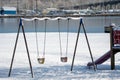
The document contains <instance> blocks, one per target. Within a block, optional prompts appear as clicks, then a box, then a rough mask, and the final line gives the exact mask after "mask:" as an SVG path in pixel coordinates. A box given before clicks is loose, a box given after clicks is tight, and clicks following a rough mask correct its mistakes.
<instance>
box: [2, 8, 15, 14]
mask: <svg viewBox="0 0 120 80" xmlns="http://www.w3.org/2000/svg"><path fill="white" fill-rule="evenodd" d="M2 14H8V15H14V14H17V9H16V7H2Z"/></svg>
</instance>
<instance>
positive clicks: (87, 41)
mask: <svg viewBox="0 0 120 80" xmlns="http://www.w3.org/2000/svg"><path fill="white" fill-rule="evenodd" d="M81 24H82V26H83V31H84V34H85V38H86V41H87V45H88V49H89V52H90V56H91V59H92V63H93V66H94V70H95V71H96V66H95V63H94V60H93V56H92V51H91V48H90V44H89V41H88V37H87V34H86V30H85V27H84V24H83V22H82V23H81Z"/></svg>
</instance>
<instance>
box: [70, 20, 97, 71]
mask: <svg viewBox="0 0 120 80" xmlns="http://www.w3.org/2000/svg"><path fill="white" fill-rule="evenodd" d="M81 27H83V31H84V34H85V37H86V41H87V45H88V48H89V52H90V56H91V59H92V62H93V63H94V60H93V56H92V52H91V49H90V45H89V41H88V37H87V34H86V30H85V27H84V24H83V21H82V19H80V24H79V28H78V33H77V39H76V44H75V49H74V54H73V60H72V65H71V71H72V69H73V65H74V59H75V54H76V49H77V44H78V39H79V34H80V29H81ZM94 70H96V67H95V64H94Z"/></svg>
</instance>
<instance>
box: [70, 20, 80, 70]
mask: <svg viewBox="0 0 120 80" xmlns="http://www.w3.org/2000/svg"><path fill="white" fill-rule="evenodd" d="M80 29H81V20H80V24H79V28H78V32H77V39H76V44H75V49H74V55H73V60H72V65H71V71H72V69H73V65H74V59H75V54H76V49H77V44H78V39H79V34H80Z"/></svg>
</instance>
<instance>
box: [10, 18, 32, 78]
mask: <svg viewBox="0 0 120 80" xmlns="http://www.w3.org/2000/svg"><path fill="white" fill-rule="evenodd" d="M20 28H22V33H23V36H24V41H25V46H26V50H27V56H28V60H29V65H30V70H31V76H32V77H33V70H32V64H31V59H30V55H29V50H28V45H27V40H26V36H25V31H24V27H23V24H22V19H20V23H19V27H18V32H17V37H16V41H15V46H14V50H13V56H12V60H11V65H10V69H9V74H8V77H10V75H11V70H12V65H13V61H14V56H15V51H16V47H17V42H18V38H19V33H20Z"/></svg>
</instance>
